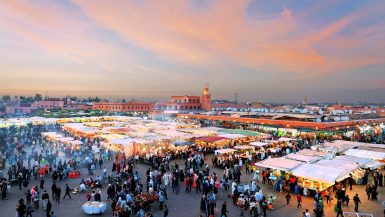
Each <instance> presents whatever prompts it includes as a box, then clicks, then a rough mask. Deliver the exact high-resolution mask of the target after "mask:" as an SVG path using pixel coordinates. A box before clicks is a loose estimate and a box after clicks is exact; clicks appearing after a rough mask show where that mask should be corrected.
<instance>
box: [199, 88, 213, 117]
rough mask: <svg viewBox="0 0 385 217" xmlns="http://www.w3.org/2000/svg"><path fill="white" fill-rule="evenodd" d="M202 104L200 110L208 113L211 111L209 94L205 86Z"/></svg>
mask: <svg viewBox="0 0 385 217" xmlns="http://www.w3.org/2000/svg"><path fill="white" fill-rule="evenodd" d="M201 102H202V109H203V110H205V111H210V110H211V94H210V92H209V85H208V84H206V85H205V87H204V88H203V94H202V98H201Z"/></svg>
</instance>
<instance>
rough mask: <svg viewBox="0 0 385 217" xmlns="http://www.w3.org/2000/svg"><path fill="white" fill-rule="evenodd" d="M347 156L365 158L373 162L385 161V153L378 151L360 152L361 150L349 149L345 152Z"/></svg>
mask: <svg viewBox="0 0 385 217" xmlns="http://www.w3.org/2000/svg"><path fill="white" fill-rule="evenodd" d="M345 155H347V156H354V157H364V158H369V159H372V160H384V159H385V153H384V152H376V151H368V150H359V149H349V150H347V151H346V152H345Z"/></svg>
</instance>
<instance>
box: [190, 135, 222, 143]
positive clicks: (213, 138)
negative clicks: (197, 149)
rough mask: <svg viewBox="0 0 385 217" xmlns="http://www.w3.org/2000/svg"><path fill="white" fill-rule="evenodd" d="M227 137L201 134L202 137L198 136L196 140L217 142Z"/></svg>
mask: <svg viewBox="0 0 385 217" xmlns="http://www.w3.org/2000/svg"><path fill="white" fill-rule="evenodd" d="M226 139H227V138H225V137H221V136H203V137H198V138H196V140H199V141H202V142H207V143H214V142H218V141H221V140H226Z"/></svg>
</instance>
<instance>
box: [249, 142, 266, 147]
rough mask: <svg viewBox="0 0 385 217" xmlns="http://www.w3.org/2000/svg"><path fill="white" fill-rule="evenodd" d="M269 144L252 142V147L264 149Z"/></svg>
mask: <svg viewBox="0 0 385 217" xmlns="http://www.w3.org/2000/svg"><path fill="white" fill-rule="evenodd" d="M268 144H269V143H266V142H251V143H250V145H252V146H257V147H264V146H266V145H268Z"/></svg>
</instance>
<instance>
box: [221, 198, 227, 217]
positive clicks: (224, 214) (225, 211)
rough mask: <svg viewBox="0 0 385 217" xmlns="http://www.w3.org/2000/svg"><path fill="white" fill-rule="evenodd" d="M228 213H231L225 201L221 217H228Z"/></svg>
mask: <svg viewBox="0 0 385 217" xmlns="http://www.w3.org/2000/svg"><path fill="white" fill-rule="evenodd" d="M227 212H229V211H228V210H227V205H226V201H224V202H223V203H222V209H221V217H227Z"/></svg>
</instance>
